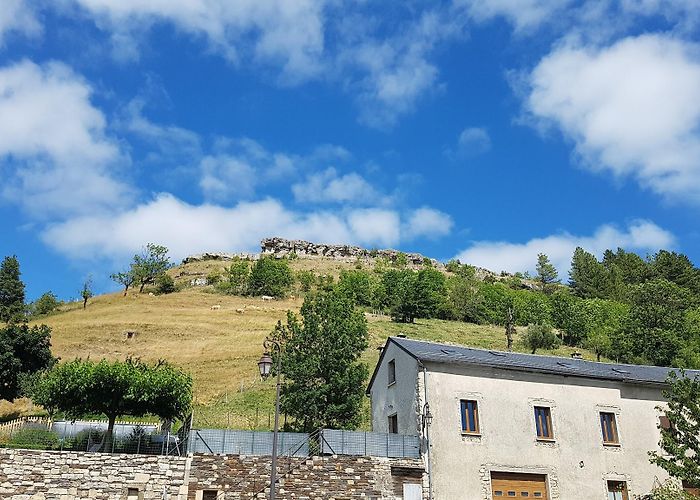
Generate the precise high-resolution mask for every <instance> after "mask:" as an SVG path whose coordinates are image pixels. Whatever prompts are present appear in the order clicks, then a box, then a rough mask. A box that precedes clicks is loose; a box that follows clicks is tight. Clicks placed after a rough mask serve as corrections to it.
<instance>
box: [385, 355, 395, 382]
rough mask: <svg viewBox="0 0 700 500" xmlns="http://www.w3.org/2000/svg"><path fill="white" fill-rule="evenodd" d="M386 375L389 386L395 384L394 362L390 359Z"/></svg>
mask: <svg viewBox="0 0 700 500" xmlns="http://www.w3.org/2000/svg"><path fill="white" fill-rule="evenodd" d="M387 373H388V375H389V385H391V384H393V383H394V382H396V360H395V359H392V360H391V361H389V363H388V364H387Z"/></svg>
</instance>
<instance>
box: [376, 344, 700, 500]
mask: <svg viewBox="0 0 700 500" xmlns="http://www.w3.org/2000/svg"><path fill="white" fill-rule="evenodd" d="M668 373H669V369H668V368H661V367H650V366H633V365H621V364H610V363H596V362H591V361H585V360H582V359H568V358H561V357H552V356H537V355H529V354H519V353H512V352H499V351H489V350H482V349H472V348H467V347H458V346H453V345H446V344H436V343H429V342H423V341H417V340H409V339H406V338H399V337H391V338H389V339H388V341H387V343H386V345H385V346H384V348H383V350H382V354H381V357H380V359H379V362H378V364H377V366H376V368H375V370H374V373H373V375H372V378H371V381H370V383H369V387H368V389H367V392H368V394H369V395H370V396H371V400H372V426H373V430H374V431H375V432H396V433H400V434H413V435H420V436H422V438H423V443H424V460H425V465H426V470H427V471H428V474H429V477H430V490H431V498H432V499H435V500H438V499H439V500H453V499H485V500H491V499H493V500H498V499H499V498H541V499H563V500H572V499H587V500H588V499H590V500H595V499H601V500H603V499H608V500H631V499H632V498H634V497H635V496H636V495H642V494H647V493H649V491H650V490H651V489H652V487H653V485H654V482H655V481H656V480H659V481H664V480H665V479H667V477H668V476H667V475H666V473H665V471H664V470H662V469H660V468H659V467H657V466H655V465H652V464H650V462H649V457H648V452H649V451H650V450H657V449H658V442H659V438H660V430H659V425H665V424H667V420H666V419H665V417H664V416H663V414H662V412H661V411H660V410H658V409H657V407H658V406H659V405H663V396H662V390H663V389H664V381H665V380H666V377H667V375H668ZM697 374H700V371H690V372H689V375H691V376H694V375H697Z"/></svg>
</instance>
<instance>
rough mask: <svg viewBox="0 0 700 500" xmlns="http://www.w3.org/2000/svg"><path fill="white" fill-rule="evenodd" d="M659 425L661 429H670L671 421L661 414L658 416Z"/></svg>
mask: <svg viewBox="0 0 700 500" xmlns="http://www.w3.org/2000/svg"><path fill="white" fill-rule="evenodd" d="M659 427H660V428H661V429H666V430H667V431H670V430H671V421H670V420H669V419H668V417H667V416H666V415H661V416H660V417H659Z"/></svg>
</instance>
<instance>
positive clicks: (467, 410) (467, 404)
mask: <svg viewBox="0 0 700 500" xmlns="http://www.w3.org/2000/svg"><path fill="white" fill-rule="evenodd" d="M459 403H460V410H461V413H462V433H464V434H479V433H480V431H479V405H478V403H477V402H476V401H473V400H470V399H462V400H461V401H460V402H459Z"/></svg>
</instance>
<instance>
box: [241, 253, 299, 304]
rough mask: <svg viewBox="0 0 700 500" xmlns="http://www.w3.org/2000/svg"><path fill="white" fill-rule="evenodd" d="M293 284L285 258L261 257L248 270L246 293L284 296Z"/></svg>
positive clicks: (292, 276)
mask: <svg viewBox="0 0 700 500" xmlns="http://www.w3.org/2000/svg"><path fill="white" fill-rule="evenodd" d="M293 284H294V275H293V274H292V270H291V269H290V268H289V264H288V263H287V260H286V259H275V258H274V257H261V258H260V259H258V260H257V261H256V262H255V265H254V266H253V269H252V270H251V272H250V276H249V278H248V293H249V294H250V295H270V296H272V297H284V296H285V295H286V294H287V292H289V289H290V287H291V286H292V285H293Z"/></svg>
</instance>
